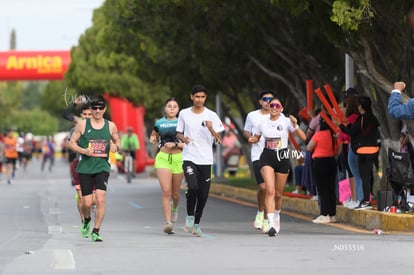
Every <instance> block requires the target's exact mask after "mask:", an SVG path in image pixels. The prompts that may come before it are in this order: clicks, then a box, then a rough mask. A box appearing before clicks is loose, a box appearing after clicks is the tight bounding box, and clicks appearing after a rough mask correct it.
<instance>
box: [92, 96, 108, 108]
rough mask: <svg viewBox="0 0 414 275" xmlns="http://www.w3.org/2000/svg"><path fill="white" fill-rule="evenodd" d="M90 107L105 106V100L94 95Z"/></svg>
mask: <svg viewBox="0 0 414 275" xmlns="http://www.w3.org/2000/svg"><path fill="white" fill-rule="evenodd" d="M90 106H91V107H92V106H106V100H105V98H104V97H103V96H101V95H96V96H94V97H93V98H92V100H91V102H90Z"/></svg>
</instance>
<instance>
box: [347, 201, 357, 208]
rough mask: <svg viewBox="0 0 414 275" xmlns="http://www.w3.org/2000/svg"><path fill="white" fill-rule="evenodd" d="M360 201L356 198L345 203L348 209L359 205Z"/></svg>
mask: <svg viewBox="0 0 414 275" xmlns="http://www.w3.org/2000/svg"><path fill="white" fill-rule="evenodd" d="M359 204H360V201H358V200H356V201H351V202H349V203H348V204H347V205H346V208H348V209H355V208H357V207H358V206H359Z"/></svg>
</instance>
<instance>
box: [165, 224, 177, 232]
mask: <svg viewBox="0 0 414 275" xmlns="http://www.w3.org/2000/svg"><path fill="white" fill-rule="evenodd" d="M164 232H165V233H167V234H174V233H175V232H174V230H173V225H172V223H170V222H167V223H166V224H165V225H164Z"/></svg>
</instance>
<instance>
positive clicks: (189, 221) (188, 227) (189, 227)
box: [184, 216, 194, 233]
mask: <svg viewBox="0 0 414 275" xmlns="http://www.w3.org/2000/svg"><path fill="white" fill-rule="evenodd" d="M193 228H194V216H187V217H186V218H185V225H184V231H185V232H189V233H191V232H193Z"/></svg>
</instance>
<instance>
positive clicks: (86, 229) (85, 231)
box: [81, 221, 91, 238]
mask: <svg viewBox="0 0 414 275" xmlns="http://www.w3.org/2000/svg"><path fill="white" fill-rule="evenodd" d="M90 228H91V222H90V221H89V222H88V223H85V222H84V223H83V224H82V227H81V235H82V237H84V238H89V236H90V235H91V233H90Z"/></svg>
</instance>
